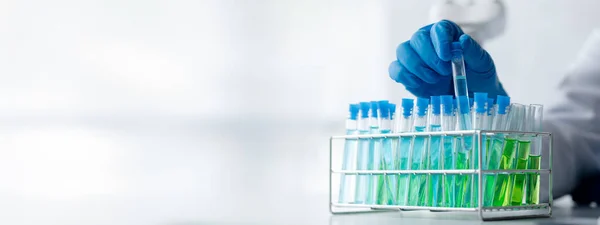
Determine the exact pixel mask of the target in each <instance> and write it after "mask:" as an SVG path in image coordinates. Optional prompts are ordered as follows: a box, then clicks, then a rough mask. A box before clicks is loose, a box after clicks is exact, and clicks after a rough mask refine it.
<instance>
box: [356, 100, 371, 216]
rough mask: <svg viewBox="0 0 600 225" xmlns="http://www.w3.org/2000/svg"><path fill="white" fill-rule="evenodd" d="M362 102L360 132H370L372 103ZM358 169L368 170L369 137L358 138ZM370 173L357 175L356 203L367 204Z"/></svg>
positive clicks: (359, 122)
mask: <svg viewBox="0 0 600 225" xmlns="http://www.w3.org/2000/svg"><path fill="white" fill-rule="evenodd" d="M359 104H360V110H359V112H360V120H359V121H358V133H359V134H369V110H370V109H371V104H370V103H368V102H361V103H359ZM356 156H357V163H356V169H357V170H367V165H368V159H369V139H358V153H357V155H356ZM367 181H368V175H364V174H363V175H357V177H356V192H355V197H354V202H355V203H356V204H366V201H367V187H368V182H367Z"/></svg>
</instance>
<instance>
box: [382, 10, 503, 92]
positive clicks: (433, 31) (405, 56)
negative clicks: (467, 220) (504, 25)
mask: <svg viewBox="0 0 600 225" xmlns="http://www.w3.org/2000/svg"><path fill="white" fill-rule="evenodd" d="M454 41H459V42H460V44H461V46H462V49H463V55H464V59H465V66H466V73H467V85H468V89H469V96H473V95H472V94H473V92H487V93H488V94H489V96H494V97H492V98H494V99H495V96H497V95H506V91H505V90H504V88H503V87H502V84H501V83H500V81H499V80H498V77H497V76H496V67H495V66H494V61H493V60H492V58H491V57H490V55H489V54H488V53H487V51H485V50H484V49H483V48H481V46H480V45H479V44H478V43H477V42H475V40H473V39H472V38H471V37H470V36H469V35H468V34H464V32H463V31H462V30H461V29H460V27H459V26H458V25H456V24H455V23H453V22H451V21H448V20H442V21H440V22H437V23H434V24H430V25H427V26H425V27H423V28H421V29H419V30H418V31H417V32H416V33H414V34H413V36H412V37H411V38H410V40H408V41H406V42H404V43H402V44H400V46H398V48H397V49H396V58H397V60H395V61H393V62H392V63H391V64H390V67H389V73H390V77H391V78H392V79H393V80H395V81H396V82H398V83H401V84H403V85H404V86H405V87H406V90H408V91H409V92H411V93H413V94H414V95H415V96H417V97H424V98H425V97H430V96H437V95H454V83H453V81H452V66H451V65H450V59H451V57H452V55H451V52H450V48H451V46H452V42H454Z"/></svg>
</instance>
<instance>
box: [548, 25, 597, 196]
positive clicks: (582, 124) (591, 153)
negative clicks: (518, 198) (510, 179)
mask: <svg viewBox="0 0 600 225" xmlns="http://www.w3.org/2000/svg"><path fill="white" fill-rule="evenodd" d="M599 62H600V32H599V31H596V32H594V33H593V34H592V35H591V37H590V38H589V39H588V41H587V42H586V44H585V45H584V48H583V50H582V51H581V52H580V55H579V57H578V59H577V60H576V62H575V64H574V65H573V67H572V68H571V69H570V71H569V73H568V74H567V76H566V78H565V79H564V80H563V81H562V83H561V84H560V87H559V90H558V91H559V93H560V94H561V96H560V98H559V99H557V102H556V103H557V104H555V105H553V106H552V107H550V108H548V109H547V110H545V112H544V113H545V115H544V117H545V118H544V119H545V120H544V123H543V129H544V131H548V132H551V133H552V135H553V137H554V142H553V161H552V165H553V168H552V175H553V184H554V185H553V191H552V192H553V196H554V197H555V198H557V197H560V196H563V195H566V194H570V193H571V191H572V190H573V189H574V188H575V186H576V185H577V184H578V183H579V179H581V178H582V177H586V176H589V175H590V174H594V173H598V171H600V169H599V168H600V63H599ZM543 157H545V158H543V159H542V161H543V162H542V168H547V164H548V158H547V157H548V148H547V147H544V152H543ZM541 182H543V183H542V185H541V186H542V189H541V192H542V193H541V194H542V195H541V198H542V199H547V197H548V195H547V193H548V189H547V187H548V186H547V180H545V179H544V176H542V181H541Z"/></svg>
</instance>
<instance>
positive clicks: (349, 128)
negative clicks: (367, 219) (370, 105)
mask: <svg viewBox="0 0 600 225" xmlns="http://www.w3.org/2000/svg"><path fill="white" fill-rule="evenodd" d="M359 108H360V106H359V105H358V104H350V107H349V115H348V119H347V120H346V134H347V135H353V134H357V133H358V130H357V128H358V112H359ZM357 147H358V141H357V140H356V139H346V141H345V142H344V152H343V154H344V155H343V156H342V157H343V159H342V170H355V169H356V153H357V152H356V150H357ZM355 178H356V176H354V175H346V174H341V175H340V194H339V197H338V202H339V203H350V202H354V190H355V189H354V188H355V186H354V185H353V184H354V183H355Z"/></svg>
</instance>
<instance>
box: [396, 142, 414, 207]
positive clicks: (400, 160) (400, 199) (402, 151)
mask: <svg viewBox="0 0 600 225" xmlns="http://www.w3.org/2000/svg"><path fill="white" fill-rule="evenodd" d="M411 142H412V138H411V137H402V138H401V139H400V143H399V144H398V151H397V152H396V154H397V156H396V161H395V163H396V165H394V168H395V169H396V170H407V169H408V163H409V158H408V152H409V151H410V146H411ZM396 176H397V178H398V186H397V188H396V191H397V192H396V204H397V205H401V206H405V205H406V203H407V197H408V179H409V175H408V174H400V175H396Z"/></svg>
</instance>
